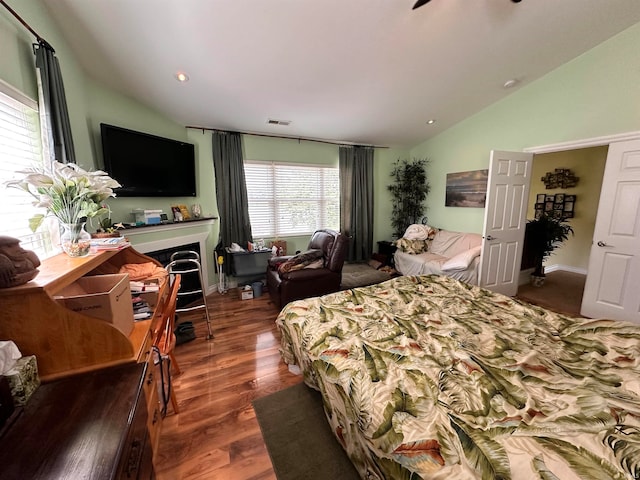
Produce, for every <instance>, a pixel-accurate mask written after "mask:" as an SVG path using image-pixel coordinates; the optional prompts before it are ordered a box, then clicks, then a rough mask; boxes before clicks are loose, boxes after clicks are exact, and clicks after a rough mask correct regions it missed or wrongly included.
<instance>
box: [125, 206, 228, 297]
mask: <svg viewBox="0 0 640 480" xmlns="http://www.w3.org/2000/svg"><path fill="white" fill-rule="evenodd" d="M216 220H217V217H209V218H202V219H198V220H188V221H185V222H173V223H167V224H161V225H146V226H144V227H133V228H127V229H125V230H124V235H125V236H126V237H127V238H129V241H130V242H131V244H132V245H133V246H134V247H135V249H136V250H138V251H139V252H141V253H148V252H155V251H157V250H164V249H167V248H173V247H179V246H180V245H188V244H190V243H199V244H200V255H201V259H202V276H203V277H204V279H205V282H206V283H207V284H208V283H209V282H210V280H209V260H210V259H209V254H208V252H207V238H208V237H209V234H210V233H211V226H212V225H214V223H215V221H216ZM203 227H206V228H205V229H203ZM203 230H204V231H203ZM167 231H173V233H172V235H171V237H170V238H163V239H159V240H147V239H145V238H144V237H143V236H145V235H148V234H154V233H155V234H160V233H164V232H167ZM206 290H207V294H209V293H211V292H213V291H215V286H211V285H209V284H208V285H207V286H206Z"/></svg>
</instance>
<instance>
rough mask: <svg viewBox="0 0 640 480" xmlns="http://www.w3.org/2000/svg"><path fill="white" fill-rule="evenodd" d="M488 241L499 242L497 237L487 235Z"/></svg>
mask: <svg viewBox="0 0 640 480" xmlns="http://www.w3.org/2000/svg"><path fill="white" fill-rule="evenodd" d="M484 238H485V239H486V240H487V241H489V242H490V241H491V240H497V238H496V237H492V236H491V235H487V236H486V237H484Z"/></svg>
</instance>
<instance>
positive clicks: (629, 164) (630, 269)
mask: <svg viewBox="0 0 640 480" xmlns="http://www.w3.org/2000/svg"><path fill="white" fill-rule="evenodd" d="M580 313H581V314H582V315H584V316H587V317H592V318H599V317H605V318H610V319H615V320H629V321H632V322H635V323H640V140H634V141H629V142H619V143H612V144H611V145H610V146H609V153H608V155H607V163H606V166H605V169H604V178H603V180H602V191H601V193H600V204H599V205H598V215H597V217H596V226H595V229H594V232H593V243H592V246H591V254H590V256H589V273H588V275H587V281H586V284H585V290H584V295H583V299H582V309H581V310H580Z"/></svg>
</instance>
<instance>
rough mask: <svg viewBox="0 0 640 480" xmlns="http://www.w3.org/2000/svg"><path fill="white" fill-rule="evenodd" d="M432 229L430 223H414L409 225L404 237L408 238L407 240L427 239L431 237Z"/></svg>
mask: <svg viewBox="0 0 640 480" xmlns="http://www.w3.org/2000/svg"><path fill="white" fill-rule="evenodd" d="M430 231H431V227H430V226H429V225H421V224H419V223H414V224H413V225H409V226H408V227H407V230H406V231H405V232H404V235H403V238H406V239H407V240H427V239H428V238H429V232H430Z"/></svg>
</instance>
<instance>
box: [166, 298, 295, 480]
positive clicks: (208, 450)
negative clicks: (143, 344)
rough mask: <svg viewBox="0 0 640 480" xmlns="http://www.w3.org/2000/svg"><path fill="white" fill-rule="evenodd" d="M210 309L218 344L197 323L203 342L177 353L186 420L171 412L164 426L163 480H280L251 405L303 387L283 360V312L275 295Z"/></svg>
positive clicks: (216, 301)
mask: <svg viewBox="0 0 640 480" xmlns="http://www.w3.org/2000/svg"><path fill="white" fill-rule="evenodd" d="M208 301H209V309H210V312H211V313H212V314H213V317H212V318H213V323H214V335H215V338H214V339H213V340H206V326H205V324H204V322H203V321H202V320H201V318H202V315H197V316H194V315H192V317H191V318H192V319H194V320H196V321H195V324H196V333H197V338H196V340H194V341H192V342H189V343H186V344H184V345H179V346H178V347H176V352H175V354H176V358H177V361H178V363H179V365H180V368H181V370H182V374H181V375H178V376H174V377H173V385H174V387H175V392H176V395H177V397H178V405H179V409H180V413H179V414H177V415H174V414H173V412H172V411H171V408H170V407H169V413H168V415H167V417H166V418H165V419H164V423H163V426H162V433H161V437H160V448H159V450H158V455H157V457H156V473H157V477H158V479H159V480H177V479H208V480H209V479H210V480H216V479H220V480H222V479H224V480H249V479H252V480H257V479H265V480H266V479H269V480H275V478H276V477H275V475H274V473H273V469H272V467H271V461H270V459H269V455H268V453H267V451H266V448H265V445H264V442H263V440H262V435H261V433H260V427H259V426H258V423H257V420H256V418H255V413H254V411H253V407H252V406H251V402H252V401H253V400H254V399H255V398H259V397H262V396H265V395H268V394H270V393H272V392H275V391H278V390H282V389H284V388H286V387H288V386H290V385H293V384H295V383H299V382H301V381H302V377H300V376H296V375H293V374H291V373H290V372H289V371H288V370H287V367H286V365H285V364H284V363H283V362H282V360H281V359H280V353H279V351H278V347H279V336H278V333H277V330H276V328H275V323H274V321H275V318H276V316H277V314H278V309H276V307H275V306H274V305H273V304H272V303H271V302H270V301H269V297H268V295H262V296H261V297H259V298H255V299H252V300H240V298H239V296H238V294H237V291H235V290H234V291H230V292H229V293H227V294H226V295H220V294H217V293H215V294H212V295H210V296H209V297H208ZM185 318H186V317H183V318H181V319H180V320H184V319H185Z"/></svg>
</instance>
